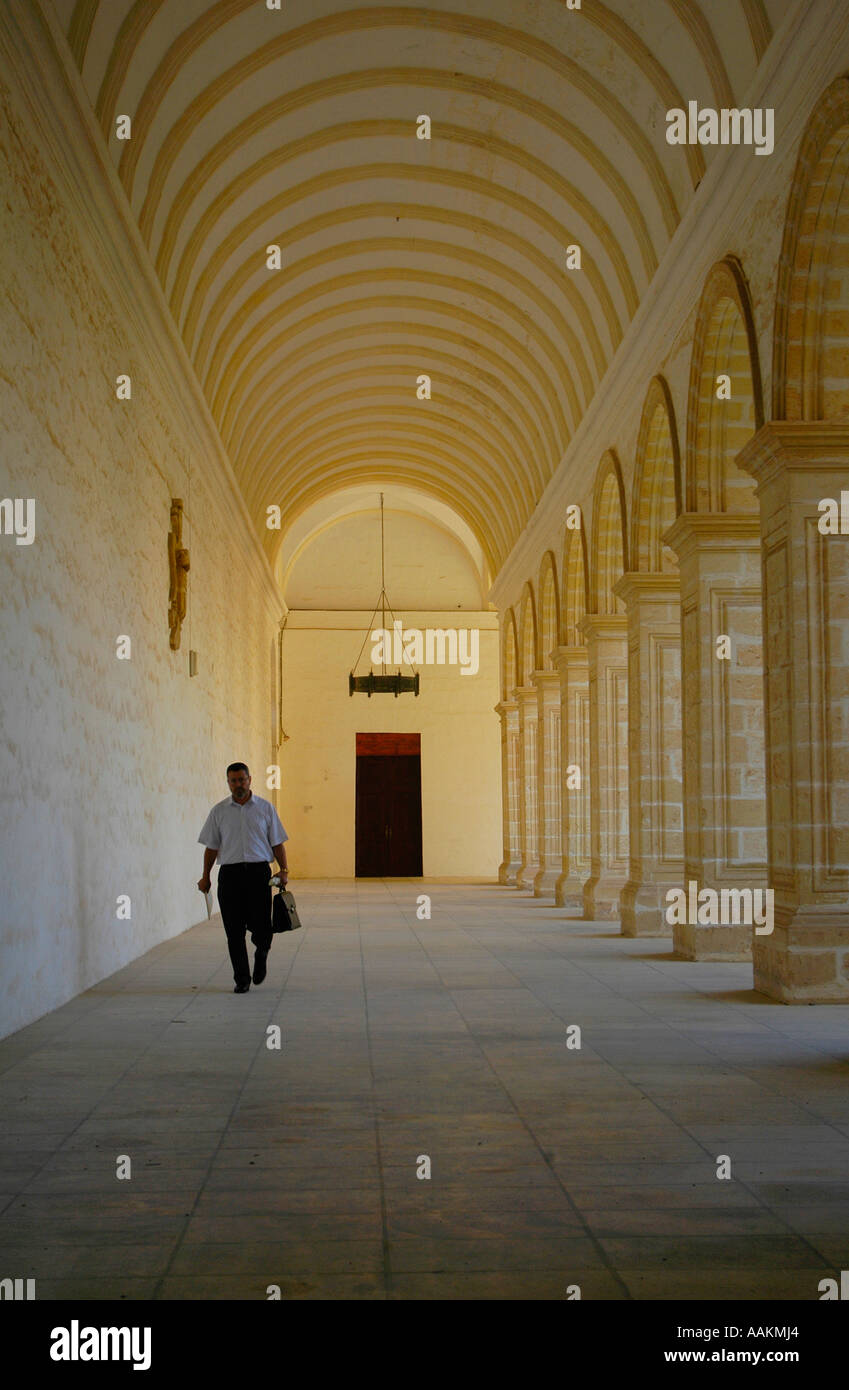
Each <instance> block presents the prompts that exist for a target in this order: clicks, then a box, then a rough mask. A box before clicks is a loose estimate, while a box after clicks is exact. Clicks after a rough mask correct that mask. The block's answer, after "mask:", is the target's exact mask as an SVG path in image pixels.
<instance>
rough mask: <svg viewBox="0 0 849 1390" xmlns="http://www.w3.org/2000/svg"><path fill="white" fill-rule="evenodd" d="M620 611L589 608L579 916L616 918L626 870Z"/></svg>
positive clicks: (624, 651)
mask: <svg viewBox="0 0 849 1390" xmlns="http://www.w3.org/2000/svg"><path fill="white" fill-rule="evenodd" d="M626 623H627V619H626V618H625V617H624V616H622V615H620V614H618V613H617V614H610V615H601V614H598V613H588V614H587V615H586V617H585V618H582V619H581V621H580V623H579V624H578V630H579V632H581V633H582V635H583V636H584V637H585V639H586V644H587V666H588V672H589V695H590V877H589V878H588V879H587V881H586V883H585V884H584V916H585V917H587V918H588V919H589V920H590V921H595V920H598V919H601V918H618V917H619V894H620V893H621V891H622V889H623V888H624V886H625V880H626V878H627V874H628V640H627V627H626Z"/></svg>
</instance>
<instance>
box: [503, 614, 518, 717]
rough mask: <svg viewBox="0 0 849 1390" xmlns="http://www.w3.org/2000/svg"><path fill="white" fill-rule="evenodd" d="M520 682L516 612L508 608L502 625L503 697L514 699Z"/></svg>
mask: <svg viewBox="0 0 849 1390" xmlns="http://www.w3.org/2000/svg"><path fill="white" fill-rule="evenodd" d="M518 684H519V643H518V638H517V636H516V614H515V612H514V610H513V609H512V608H508V609H507V612H506V613H505V614H504V621H503V623H502V625H501V698H502V699H503V700H512V698H513V691H514V690H515V689H516V686H517V685H518Z"/></svg>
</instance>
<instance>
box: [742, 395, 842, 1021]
mask: <svg viewBox="0 0 849 1390" xmlns="http://www.w3.org/2000/svg"><path fill="white" fill-rule="evenodd" d="M738 461H739V463H740V466H741V468H744V469H745V470H746V471H747V472H749V473H751V474H752V475H753V477H754V478H755V480H756V482H757V488H758V496H759V498H760V503H761V527H762V544H761V558H762V563H763V594H764V626H765V656H766V660H765V666H766V672H767V678H766V692H767V698H766V718H767V737H766V748H767V767H768V778H767V807H768V825H769V874H768V880H769V885H770V887H771V888H772V889H773V891H774V893H775V902H774V930H773V933H772V935H766V934H762V935H755V938H754V944H753V957H754V975H755V989H757V990H760V991H761V992H762V993H763V994H768V995H770V996H771V997H772V998H773V999H781V1000H783V1001H784V1002H785V1003H807V1004H810V1003H814V1002H817V1003H831V1002H840V1003H846V1002H847V1001H849V424H847V423H846V422H845V421H844V422H843V423H842V424H826V423H824V422H823V423H820V422H812V423H799V424H796V423H785V422H783V421H773V422H772V423H771V424H767V425H765V426H764V428H763V429H761V430H759V431H758V433H757V434H756V435H755V437H754V438H753V439H752V440H750V441H749V443H748V444H747V445H746V446H745V448H744V449H743V450H742V452H741V453H740V454H739V455H738ZM825 499H831V500H833V501H834V502H835V504H836V505H837V508H838V509H839V507H840V503H841V502H845V505H844V507H843V508H842V512H843V517H842V524H840V522H838V527H839V529H838V532H837V533H836V534H830V533H828V532H826V533H823V532H821V531H820V529H819V526H820V524H822V525H823V526H827V525H828V524H829V521H828V511H826V510H825V509H824V510H823V511H820V503H821V502H824V501H825Z"/></svg>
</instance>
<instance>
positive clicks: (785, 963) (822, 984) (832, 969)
mask: <svg viewBox="0 0 849 1390" xmlns="http://www.w3.org/2000/svg"><path fill="white" fill-rule="evenodd" d="M780 913H781V909H780V908H779V907H777V906H776V909H775V914H776V917H778V916H779V914H780ZM752 958H753V962H754V982H755V989H756V990H758V992H759V993H760V994H766V995H768V996H769V997H770V999H778V1000H780V1001H781V1002H782V1003H783V1004H849V911H847V909H846V908H837V909H832V910H829V909H828V908H822V907H815V906H810V907H801V908H798V909H797V911H796V912H795V914H794V915H793V917H792V919H791V921H790V922H789V924H788V925H786V926H779V924H778V922H776V925H775V929H774V931H773V933H772V935H771V936H756V937H755V941H754V946H753V948H752Z"/></svg>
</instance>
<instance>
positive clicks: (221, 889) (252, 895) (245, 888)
mask: <svg viewBox="0 0 849 1390" xmlns="http://www.w3.org/2000/svg"><path fill="white" fill-rule="evenodd" d="M270 878H271V868H270V866H269V865H268V864H222V865H221V868H220V869H219V870H218V906H219V907H220V908H221V917H222V920H223V922H224V930H225V931H226V933H227V949H228V951H229V952H230V960H231V961H232V963H233V979H234V980H235V981H236V984H237V985H247V984H250V979H251V967H250V965H249V964H248V949H247V946H246V945H245V932H246V931H248V930H249V931H250V933H251V941H252V942H253V943H254V945H255V946H256V948H257V950H258V951H268V950H269V949H270V947H271V936H272V932H271V888H270V886H269V880H270Z"/></svg>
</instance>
